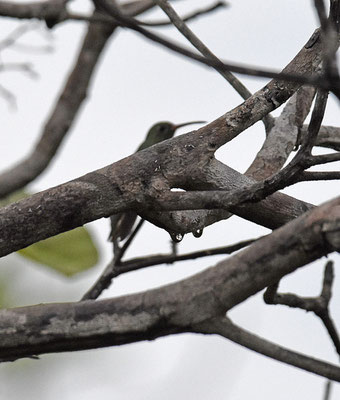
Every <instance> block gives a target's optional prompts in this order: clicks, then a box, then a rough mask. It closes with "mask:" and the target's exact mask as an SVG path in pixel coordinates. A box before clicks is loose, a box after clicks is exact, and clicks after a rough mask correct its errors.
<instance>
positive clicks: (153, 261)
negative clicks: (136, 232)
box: [82, 220, 260, 300]
mask: <svg viewBox="0 0 340 400" xmlns="http://www.w3.org/2000/svg"><path fill="white" fill-rule="evenodd" d="M142 221H143V220H142ZM137 227H138V226H137ZM136 229H137V228H136ZM258 239H260V238H257V239H249V240H245V241H242V242H239V243H235V244H233V245H231V246H225V247H218V248H214V249H207V250H200V251H196V252H193V253H188V254H181V255H174V254H158V255H154V256H147V257H141V258H134V259H131V260H127V261H124V262H123V263H120V264H115V261H114V259H113V260H112V261H111V262H110V263H109V264H108V266H107V267H106V268H105V270H104V272H103V274H102V275H101V276H100V278H99V279H98V280H97V281H96V283H95V284H94V285H93V286H92V287H91V288H90V289H89V290H88V291H87V292H86V293H85V294H84V296H83V297H82V300H88V299H96V298H97V297H98V296H99V295H100V294H101V293H102V292H103V291H104V290H105V289H106V288H107V287H108V286H109V285H110V283H111V281H112V279H113V278H116V277H117V276H119V275H122V274H124V273H127V272H132V271H137V270H139V269H142V268H146V267H152V266H155V265H160V264H172V263H175V262H177V261H185V260H194V259H197V258H201V257H208V256H212V255H218V254H232V253H234V252H235V251H238V250H240V249H243V248H244V247H246V246H249V245H250V244H252V243H254V242H255V241H256V240H258Z"/></svg>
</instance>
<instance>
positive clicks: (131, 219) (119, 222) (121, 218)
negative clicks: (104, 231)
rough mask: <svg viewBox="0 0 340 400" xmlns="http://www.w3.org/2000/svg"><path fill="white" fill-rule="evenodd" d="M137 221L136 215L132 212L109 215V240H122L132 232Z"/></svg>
mask: <svg viewBox="0 0 340 400" xmlns="http://www.w3.org/2000/svg"><path fill="white" fill-rule="evenodd" d="M136 219H137V214H136V213H135V212H134V211H127V212H125V213H120V214H114V215H111V217H110V220H111V232H110V235H109V240H110V241H111V242H114V241H116V240H124V239H125V238H126V237H127V236H128V235H129V233H130V232H131V230H132V227H133V225H134V223H135V221H136Z"/></svg>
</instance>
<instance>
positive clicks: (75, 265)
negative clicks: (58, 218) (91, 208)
mask: <svg viewBox="0 0 340 400" xmlns="http://www.w3.org/2000/svg"><path fill="white" fill-rule="evenodd" d="M18 254H20V255H21V256H23V257H26V258H29V259H30V260H33V261H36V262H37V263H39V264H43V265H46V266H48V267H51V268H53V269H54V270H56V271H58V272H60V273H61V274H63V275H66V276H72V275H74V274H77V273H79V272H81V271H85V270H87V269H89V268H91V267H93V266H94V265H95V264H96V263H97V262H98V251H97V249H96V247H95V245H94V243H93V241H92V238H91V236H90V234H89V232H88V231H87V229H86V228H84V227H80V228H76V229H73V230H72V231H68V232H64V233H61V234H60V235H57V236H53V237H51V238H48V239H46V240H42V241H40V242H37V243H34V244H32V245H31V246H29V247H26V248H25V249H22V250H19V251H18Z"/></svg>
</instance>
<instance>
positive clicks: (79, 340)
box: [0, 197, 340, 380]
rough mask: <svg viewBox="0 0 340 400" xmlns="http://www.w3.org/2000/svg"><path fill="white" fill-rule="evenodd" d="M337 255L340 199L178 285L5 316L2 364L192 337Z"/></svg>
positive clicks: (0, 320)
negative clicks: (273, 286)
mask: <svg viewBox="0 0 340 400" xmlns="http://www.w3.org/2000/svg"><path fill="white" fill-rule="evenodd" d="M335 250H336V251H340V197H338V198H337V199H335V200H333V201H331V202H328V203H326V204H324V205H323V206H320V207H317V208H315V209H313V210H312V211H310V212H308V213H306V214H305V215H303V216H301V217H300V218H297V219H296V220H294V221H292V222H290V223H289V224H287V225H285V226H283V227H282V228H280V229H277V230H276V231H274V232H273V233H272V234H270V235H268V236H266V237H264V238H262V239H260V240H259V241H257V242H255V243H253V244H252V245H251V246H249V247H248V248H247V249H245V250H243V251H241V252H240V253H238V254H236V255H235V256H232V257H230V258H228V259H226V260H224V261H222V262H220V263H218V264H217V265H216V266H215V267H214V268H209V269H207V270H205V271H203V272H201V273H199V274H196V275H194V276H192V277H190V278H188V279H185V280H183V281H180V282H177V283H174V284H170V285H167V286H164V287H161V288H157V289H153V290H149V291H146V292H143V293H137V294H133V295H129V296H123V297H118V298H115V299H107V300H101V301H85V302H77V303H61V304H57V303H55V304H47V305H37V306H31V307H22V308H15V309H11V310H0V359H1V360H2V361H5V360H13V359H17V358H21V357H27V356H31V355H37V354H42V353H51V352H60V351H70V350H73V351H74V350H81V349H89V348H98V347H104V346H110V345H120V344H124V343H131V342H136V341H140V340H150V339H155V338H156V337H160V336H165V335H169V334H174V333H180V332H191V331H193V330H195V326H197V325H198V324H200V323H203V322H204V321H208V320H211V319H212V318H214V317H222V316H223V315H224V314H225V313H226V312H227V311H228V310H230V309H231V308H233V307H234V306H236V305H237V304H239V303H241V302H243V301H244V300H245V299H247V298H248V297H249V296H252V295H254V294H255V293H257V292H259V291H260V290H262V289H264V288H265V287H267V286H269V285H270V284H272V283H274V282H277V281H278V280H279V279H281V278H282V277H283V276H284V275H286V274H289V273H291V272H293V271H295V270H296V269H297V268H299V267H301V266H304V265H306V264H308V263H309V262H312V261H314V260H316V259H317V258H319V257H322V256H324V255H326V254H328V253H330V252H332V251H335ZM332 379H337V380H339V379H340V376H339V375H337V376H333V378H332Z"/></svg>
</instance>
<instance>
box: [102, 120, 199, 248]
mask: <svg viewBox="0 0 340 400" xmlns="http://www.w3.org/2000/svg"><path fill="white" fill-rule="evenodd" d="M205 122H206V121H192V122H185V123H183V124H178V125H176V124H173V123H171V122H168V121H162V122H158V123H157V124H155V125H153V126H152V127H151V128H150V130H149V131H148V133H147V135H146V138H145V140H144V142H143V143H142V144H141V145H140V146H139V147H138V149H137V151H136V153H137V152H138V151H141V150H144V149H146V148H148V147H150V146H153V145H154V144H156V143H160V142H163V140H167V139H170V138H172V137H173V136H174V134H175V132H176V130H177V129H178V128H182V127H183V126H187V125H192V124H203V123H205ZM136 219H137V214H136V213H135V212H134V211H126V212H124V213H119V214H114V215H111V217H110V220H111V232H110V235H109V240H110V241H112V242H113V243H117V242H118V241H122V240H124V239H126V238H127V236H128V235H129V233H130V232H131V230H132V228H133V225H134V223H135V221H136Z"/></svg>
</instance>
